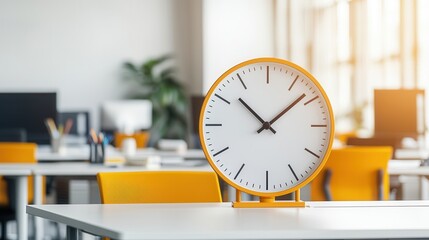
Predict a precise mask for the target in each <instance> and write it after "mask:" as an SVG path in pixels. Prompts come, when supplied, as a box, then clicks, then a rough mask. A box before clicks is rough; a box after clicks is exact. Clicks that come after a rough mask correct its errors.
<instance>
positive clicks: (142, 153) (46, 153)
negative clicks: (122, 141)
mask: <svg viewBox="0 0 429 240" xmlns="http://www.w3.org/2000/svg"><path fill="white" fill-rule="evenodd" d="M106 156H107V157H116V156H123V154H122V153H121V151H120V150H118V149H116V148H114V147H112V146H109V147H108V148H107V154H106ZM149 156H159V157H161V158H164V159H167V160H168V159H171V158H181V159H205V156H204V152H203V151H202V150H201V149H188V150H187V151H184V152H175V151H161V150H157V149H154V148H144V149H138V150H137V151H136V154H135V155H134V156H132V157H133V158H136V159H138V158H146V157H149ZM36 158H37V159H38V160H39V161H42V162H56V161H61V162H64V161H88V160H89V146H88V145H78V146H67V147H66V148H65V149H64V152H63V153H53V152H51V147H50V146H49V145H40V146H38V148H37V154H36Z"/></svg>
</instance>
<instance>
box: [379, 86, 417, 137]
mask: <svg viewBox="0 0 429 240" xmlns="http://www.w3.org/2000/svg"><path fill="white" fill-rule="evenodd" d="M424 98H425V91H424V90H422V89H376V90H374V135H375V136H376V137H396V138H403V137H412V138H416V139H417V138H418V136H420V135H423V134H424V133H425V107H424V102H425V100H424Z"/></svg>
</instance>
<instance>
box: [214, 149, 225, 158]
mask: <svg viewBox="0 0 429 240" xmlns="http://www.w3.org/2000/svg"><path fill="white" fill-rule="evenodd" d="M228 149H229V147H226V148H224V149H222V150H220V151H219V152H217V153H215V154H213V157H216V156H217V155H219V154H221V153H223V152H225V151H226V150H228Z"/></svg>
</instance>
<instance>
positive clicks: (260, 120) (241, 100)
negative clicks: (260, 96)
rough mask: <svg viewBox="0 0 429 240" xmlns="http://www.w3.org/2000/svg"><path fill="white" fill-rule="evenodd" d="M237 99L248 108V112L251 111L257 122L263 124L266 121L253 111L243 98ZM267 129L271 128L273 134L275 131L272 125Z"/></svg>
mask: <svg viewBox="0 0 429 240" xmlns="http://www.w3.org/2000/svg"><path fill="white" fill-rule="evenodd" d="M238 101H240V103H241V104H243V106H244V107H245V108H247V110H249V112H250V113H252V115H253V116H255V117H256V119H258V120H259V122H261V123H262V124H265V123H266V122H265V121H264V119H262V118H261V117H260V116H259V115H258V114H257V113H256V112H255V111H253V109H252V108H251V107H250V106H249V105H247V103H246V102H245V101H244V100H243V99H241V98H239V99H238ZM269 129H270V130H271V132H273V133H274V134H275V133H276V130H274V129H273V128H272V127H269Z"/></svg>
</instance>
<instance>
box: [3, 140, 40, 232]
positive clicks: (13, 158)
mask: <svg viewBox="0 0 429 240" xmlns="http://www.w3.org/2000/svg"><path fill="white" fill-rule="evenodd" d="M36 147H37V145H36V144H35V143H0V162H1V163H36ZM12 184H13V182H12V181H9V180H7V179H4V178H1V177H0V223H1V229H2V233H1V236H2V239H6V237H7V232H6V225H7V222H8V221H11V220H15V192H14V188H13V187H12ZM28 186H33V178H32V177H29V178H28ZM33 196H34V193H33V187H29V188H28V201H29V202H31V201H32V200H33Z"/></svg>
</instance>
